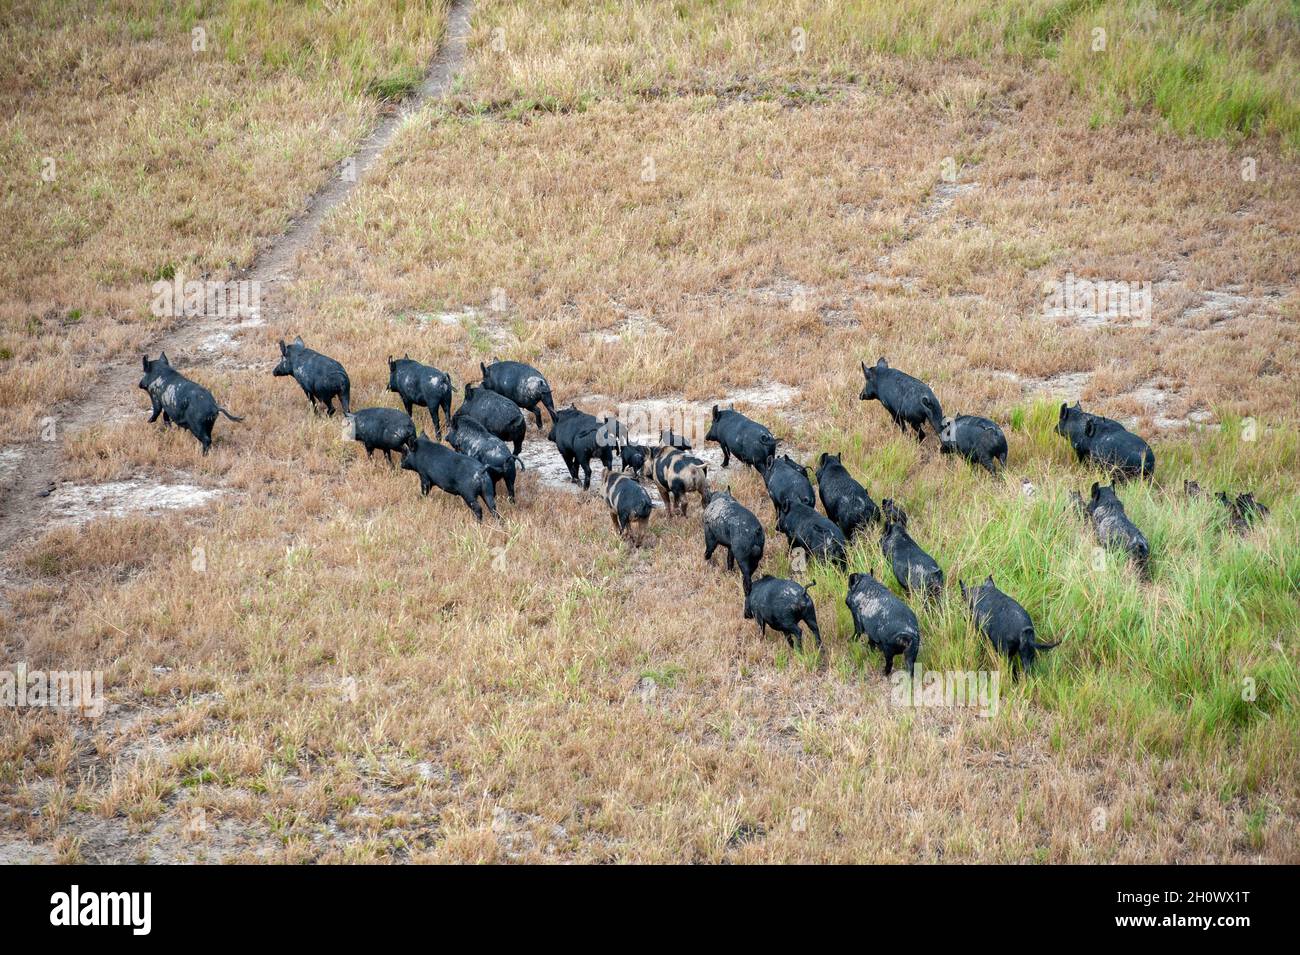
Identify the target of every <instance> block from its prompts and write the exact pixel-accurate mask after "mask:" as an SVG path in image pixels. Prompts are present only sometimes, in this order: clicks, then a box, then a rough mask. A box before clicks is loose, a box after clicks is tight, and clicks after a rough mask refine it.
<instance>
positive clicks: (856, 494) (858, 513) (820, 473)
mask: <svg viewBox="0 0 1300 955" xmlns="http://www.w3.org/2000/svg"><path fill="white" fill-rule="evenodd" d="M817 493H818V494H819V495H820V496H821V499H822V509H823V510H825V511H826V516H827V517H829V518H830V519H831V520H832V521H834V522H835V526H836V527H838V528H839V529H840V530H841V531H843V532H844V536H845V538H846V539H848V540H852V539H853V535H854V534H856V533H857V532H858V531H860V530H862V529H863V528H865V527H867V525H869V524H874V523H875V522H876V521H878V520H880V508H879V507H877V506H876V502H875V501H873V500H872V499H871V495H870V494H868V493H867V489H866V488H865V487H863V486H862V485H861V484H859V483H858V482H857V481H856V480H854V478H853V475H852V474H850V473H849V472H848V469H847V468H845V467H844V465H843V464H841V463H840V455H838V454H825V453H823V454H822V456H821V458H820V459H819V460H818V463H817Z"/></svg>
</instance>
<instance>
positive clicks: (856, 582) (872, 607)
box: [844, 572, 921, 676]
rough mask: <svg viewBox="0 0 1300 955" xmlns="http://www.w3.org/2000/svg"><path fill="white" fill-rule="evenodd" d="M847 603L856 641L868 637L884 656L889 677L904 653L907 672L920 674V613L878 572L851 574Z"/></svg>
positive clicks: (845, 602)
mask: <svg viewBox="0 0 1300 955" xmlns="http://www.w3.org/2000/svg"><path fill="white" fill-rule="evenodd" d="M844 604H845V606H847V607H848V608H849V613H850V614H851V615H852V617H853V639H854V640H857V639H859V638H860V637H861V636H862V635H863V634H866V636H867V642H868V643H870V644H871V646H873V647H875V648H876V649H877V650H879V651H880V652H881V653H883V654H884V656H885V676H889V674H891V673H893V672H894V657H896V656H898V655H899V654H900V653H901V654H902V655H903V662H904V663H905V664H906V665H907V672H908V673H915V672H916V655H917V654H918V653H920V652H921V626H920V624H918V623H917V622H916V614H914V613H912V608H911V607H909V606H908V605H907V604H905V603H903V601H901V600H899V599H898V597H896V596H895V595H894V593H893V591H891V590H890V589H889V588H888V587H886V586H885V585H884V584H883V583H881V582H880V581H879V580H877V579H876V575H875V573H874V572H868V573H865V574H849V591H848V594H847V595H846V596H845V598H844Z"/></svg>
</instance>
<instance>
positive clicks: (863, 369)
mask: <svg viewBox="0 0 1300 955" xmlns="http://www.w3.org/2000/svg"><path fill="white" fill-rule="evenodd" d="M858 363H859V364H861V365H862V374H864V375H865V374H866V373H867V363H866V362H865V361H862V359H858Z"/></svg>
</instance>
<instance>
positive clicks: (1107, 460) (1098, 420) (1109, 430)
mask: <svg viewBox="0 0 1300 955" xmlns="http://www.w3.org/2000/svg"><path fill="white" fill-rule="evenodd" d="M1056 433H1057V434H1059V435H1061V436H1062V437H1064V438H1068V439H1069V440H1070V446H1071V447H1072V448H1074V453H1075V455H1076V457H1078V459H1079V461H1081V462H1082V461H1084V460H1091V461H1092V462H1093V463H1094V464H1096V465H1098V466H1099V467H1102V468H1105V469H1107V470H1112V471H1114V472H1116V473H1117V474H1118V475H1120V476H1122V477H1126V478H1130V477H1145V478H1150V477H1152V476H1153V475H1154V474H1155V473H1156V456H1155V452H1153V451H1152V450H1151V446H1150V445H1148V444H1147V443H1146V442H1145V441H1143V440H1142V439H1141V438H1139V437H1138V436H1137V435H1136V434H1134V433H1133V432H1131V431H1129V430H1128V429H1127V428H1125V427H1124V426H1123V425H1122V424H1120V423H1119V422H1118V421H1115V420H1113V419H1111V418H1106V417H1103V416H1102V415H1096V414H1090V413H1088V412H1087V411H1084V410H1083V407H1082V406H1081V405H1080V404H1079V402H1077V401H1076V402H1075V403H1074V407H1073V408H1071V407H1070V406H1069V405H1067V404H1064V403H1062V405H1061V413H1060V415H1059V416H1058V417H1057V421H1056Z"/></svg>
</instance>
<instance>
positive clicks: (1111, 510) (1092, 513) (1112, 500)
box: [1088, 481, 1151, 576]
mask: <svg viewBox="0 0 1300 955" xmlns="http://www.w3.org/2000/svg"><path fill="white" fill-rule="evenodd" d="M1088 516H1089V517H1090V518H1092V526H1093V529H1094V530H1095V531H1096V534H1097V543H1099V544H1101V546H1102V547H1118V548H1119V549H1121V550H1123V551H1124V552H1125V553H1127V554H1128V555H1129V557H1131V558H1133V563H1135V564H1136V565H1137V568H1138V571H1139V572H1140V573H1141V574H1142V575H1143V576H1146V574H1147V571H1148V561H1149V560H1150V559H1151V547H1150V545H1149V544H1148V543H1147V539H1146V535H1144V534H1143V533H1142V532H1141V531H1140V530H1138V528H1137V525H1136V524H1134V523H1133V522H1132V521H1131V520H1129V517H1128V515H1127V514H1125V513H1124V504H1123V502H1122V501H1120V499H1119V495H1117V494H1116V493H1115V485H1114V484H1112V485H1110V486H1109V487H1102V486H1101V485H1100V484H1098V483H1097V482H1096V481H1093V482H1092V497H1091V499H1090V500H1089V501H1088Z"/></svg>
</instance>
